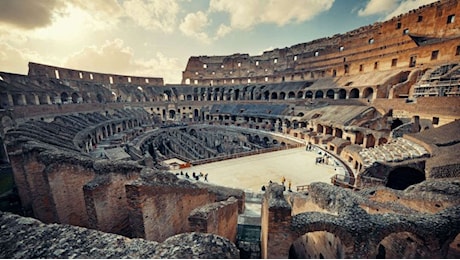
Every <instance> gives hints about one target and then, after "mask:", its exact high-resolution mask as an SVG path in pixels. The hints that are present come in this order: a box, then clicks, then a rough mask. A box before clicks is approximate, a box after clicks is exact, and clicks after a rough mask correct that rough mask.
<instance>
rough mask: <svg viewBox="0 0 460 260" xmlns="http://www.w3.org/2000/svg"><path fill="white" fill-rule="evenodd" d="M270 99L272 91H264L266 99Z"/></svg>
mask: <svg viewBox="0 0 460 260" xmlns="http://www.w3.org/2000/svg"><path fill="white" fill-rule="evenodd" d="M269 99H270V92H268V90H267V91H265V92H264V100H269Z"/></svg>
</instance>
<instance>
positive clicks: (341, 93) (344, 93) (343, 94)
mask: <svg viewBox="0 0 460 260" xmlns="http://www.w3.org/2000/svg"><path fill="white" fill-rule="evenodd" d="M338 93H339V99H345V98H347V91H346V90H345V89H343V88H341V89H339V92H338Z"/></svg>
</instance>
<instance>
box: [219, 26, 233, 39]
mask: <svg viewBox="0 0 460 260" xmlns="http://www.w3.org/2000/svg"><path fill="white" fill-rule="evenodd" d="M231 31H232V28H231V27H230V26H227V25H225V24H221V25H220V26H219V29H217V32H216V38H222V37H224V36H225V35H227V34H229V33H230V32H231Z"/></svg>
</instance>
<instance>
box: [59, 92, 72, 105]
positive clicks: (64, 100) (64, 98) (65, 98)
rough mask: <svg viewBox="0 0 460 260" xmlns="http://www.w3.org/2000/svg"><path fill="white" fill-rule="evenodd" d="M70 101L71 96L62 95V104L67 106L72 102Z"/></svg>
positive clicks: (63, 93) (64, 93) (65, 93)
mask: <svg viewBox="0 0 460 260" xmlns="http://www.w3.org/2000/svg"><path fill="white" fill-rule="evenodd" d="M68 99H69V95H68V94H67V92H62V93H61V102H62V103H63V104H67V103H68V102H69V101H70V100H68Z"/></svg>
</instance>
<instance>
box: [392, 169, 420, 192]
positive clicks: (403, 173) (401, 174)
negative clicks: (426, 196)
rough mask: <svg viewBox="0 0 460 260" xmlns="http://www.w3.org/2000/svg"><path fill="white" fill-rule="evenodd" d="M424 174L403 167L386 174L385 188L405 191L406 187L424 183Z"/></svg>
mask: <svg viewBox="0 0 460 260" xmlns="http://www.w3.org/2000/svg"><path fill="white" fill-rule="evenodd" d="M425 179H426V178H425V173H424V172H422V171H420V170H418V169H414V168H411V167H407V166H403V167H398V168H395V169H393V170H392V171H391V172H390V173H389V174H388V180H387V183H386V187H388V188H391V189H395V190H405V189H406V188H407V187H409V186H411V185H413V184H417V183H420V182H423V181H425Z"/></svg>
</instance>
